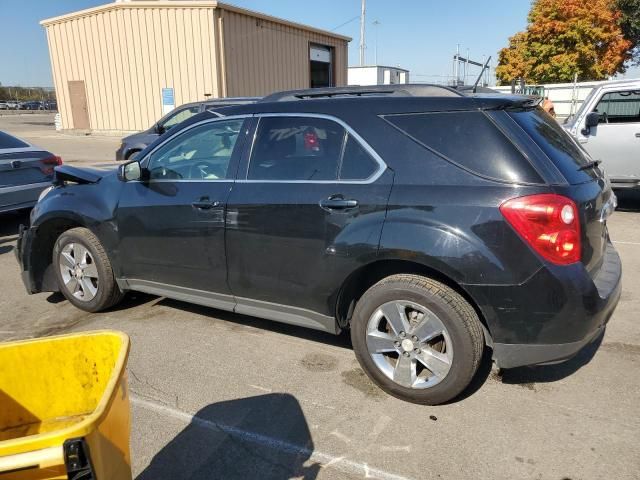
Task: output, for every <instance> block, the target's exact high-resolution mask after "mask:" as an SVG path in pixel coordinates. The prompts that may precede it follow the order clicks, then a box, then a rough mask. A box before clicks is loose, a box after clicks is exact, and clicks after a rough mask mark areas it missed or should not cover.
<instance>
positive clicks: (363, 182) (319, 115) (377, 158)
mask: <svg viewBox="0 0 640 480" xmlns="http://www.w3.org/2000/svg"><path fill="white" fill-rule="evenodd" d="M254 117H256V118H258V119H261V118H268V117H293V118H295V117H302V118H321V119H324V120H329V121H333V122H335V123H337V124H338V125H340V126H341V127H342V128H344V129H345V130H346V131H347V133H348V134H349V135H351V136H352V137H353V138H354V139H355V140H356V141H357V142H358V143H359V144H360V146H361V147H362V148H364V149H365V150H366V151H367V153H368V154H369V155H371V157H372V158H373V159H374V160H375V161H376V163H377V164H378V170H377V171H376V172H375V173H373V174H372V175H371V176H370V177H369V178H367V179H364V180H339V179H336V180H249V179H247V177H248V175H249V165H250V164H251V156H252V155H253V148H254V145H255V142H256V138H257V132H258V128H259V127H260V124H259V123H258V126H257V127H256V130H255V132H254V136H253V139H252V141H251V148H250V151H249V162H247V168H246V171H245V178H244V179H237V180H236V182H237V183H319V184H343V183H344V184H356V185H367V184H370V183H374V182H375V181H376V180H378V179H379V178H380V177H381V176H382V174H383V173H384V172H385V170H386V169H387V164H386V163H385V162H384V160H382V157H380V155H378V152H376V151H375V150H374V149H373V148H372V147H371V145H369V144H368V143H367V142H366V141H365V140H364V139H363V138H362V137H361V136H360V135H359V134H358V133H357V132H356V131H355V130H354V129H353V128H351V126H349V125H348V124H347V123H345V122H344V121H343V120H341V119H340V118H337V117H334V116H333V115H326V114H324V113H257V114H255V115H254Z"/></svg>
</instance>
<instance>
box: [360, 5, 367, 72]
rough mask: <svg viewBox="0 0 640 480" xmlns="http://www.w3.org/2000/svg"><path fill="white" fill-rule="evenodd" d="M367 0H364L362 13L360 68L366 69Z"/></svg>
mask: <svg viewBox="0 0 640 480" xmlns="http://www.w3.org/2000/svg"><path fill="white" fill-rule="evenodd" d="M366 11H367V0H362V11H361V12H360V66H361V67H364V49H365V43H364V24H365V20H366Z"/></svg>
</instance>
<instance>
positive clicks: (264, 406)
mask: <svg viewBox="0 0 640 480" xmlns="http://www.w3.org/2000/svg"><path fill="white" fill-rule="evenodd" d="M313 448H314V447H313V441H312V439H311V433H310V432H309V427H308V425H307V421H306V419H305V416H304V413H303V412H302V409H301V408H300V404H299V403H298V401H297V400H296V398H295V397H293V396H291V395H288V394H280V393H274V394H268V395H260V396H256V397H249V398H241V399H237V400H230V401H227V402H219V403H214V404H212V405H209V406H207V407H205V408H203V409H202V410H200V411H199V412H198V413H196V415H195V416H194V418H193V419H192V421H191V423H190V424H189V425H188V426H187V427H186V428H185V429H184V430H183V431H182V432H180V433H179V434H178V435H177V436H176V437H175V438H174V439H173V440H171V441H170V442H169V443H168V444H167V445H166V446H165V447H164V448H163V449H162V450H161V451H160V452H158V453H157V454H156V455H155V456H154V457H153V460H152V461H151V463H150V464H149V466H148V467H147V468H145V469H144V471H143V472H142V473H140V475H138V477H137V478H136V480H176V479H181V480H205V479H206V480H211V479H225V480H226V479H244V480H251V479H261V480H280V479H282V480H284V479H289V478H303V479H305V480H312V479H315V478H316V477H317V475H318V472H319V470H320V464H318V463H313V462H309V459H310V456H311V454H312V452H313Z"/></svg>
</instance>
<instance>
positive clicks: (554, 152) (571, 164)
mask: <svg viewBox="0 0 640 480" xmlns="http://www.w3.org/2000/svg"><path fill="white" fill-rule="evenodd" d="M509 114H510V115H511V117H512V118H513V119H514V120H515V121H516V123H517V124H518V125H520V127H521V128H522V129H523V130H524V131H525V132H527V134H528V135H529V136H530V137H531V138H532V139H533V141H534V142H535V143H536V144H537V145H538V147H540V149H541V150H542V151H543V152H544V153H545V154H546V156H547V157H549V159H550V160H551V161H552V162H553V163H554V164H555V166H556V167H557V168H558V170H560V172H562V175H563V176H564V177H565V178H566V179H567V182H569V183H571V184H578V183H584V182H588V181H590V180H591V179H593V178H595V176H596V173H595V171H594V169H592V168H589V169H585V170H580V167H582V166H584V165H586V164H587V163H589V162H590V161H591V159H590V158H589V155H588V154H587V152H585V151H584V149H583V148H582V147H581V146H580V145H579V144H578V143H577V142H576V141H575V140H574V139H573V137H572V136H571V135H569V134H568V133H567V132H566V131H565V130H564V129H563V128H562V127H561V126H560V125H559V124H558V122H556V121H555V120H554V119H553V117H551V116H550V115H548V114H547V113H546V112H544V111H543V110H542V109H540V108H538V109H535V110H527V111H519V112H510V113H509Z"/></svg>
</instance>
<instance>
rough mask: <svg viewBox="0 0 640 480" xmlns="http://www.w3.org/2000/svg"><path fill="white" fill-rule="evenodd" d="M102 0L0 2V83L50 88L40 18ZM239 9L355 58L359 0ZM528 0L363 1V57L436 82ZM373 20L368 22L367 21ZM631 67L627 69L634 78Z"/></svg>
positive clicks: (490, 42) (253, 3)
mask: <svg viewBox="0 0 640 480" xmlns="http://www.w3.org/2000/svg"><path fill="white" fill-rule="evenodd" d="M104 3H107V2H106V1H105V0H0V19H2V27H0V83H2V84H3V85H22V86H51V85H52V79H51V67H50V63H49V53H48V49H47V43H46V38H45V34H44V29H43V28H42V27H41V26H40V25H39V23H38V22H39V21H40V20H42V19H45V18H48V17H52V16H56V15H61V14H64V13H69V12H72V11H76V10H81V9H83V8H89V7H93V6H96V5H101V4H104ZM228 3H233V4H235V5H238V6H240V7H244V8H249V9H252V10H257V11H260V12H263V13H266V14H270V15H274V16H277V17H282V18H285V19H288V20H292V21H296V22H301V23H305V24H309V25H313V26H315V27H318V28H323V29H327V30H334V29H335V30H334V31H336V32H337V33H341V34H344V35H348V36H351V37H352V38H353V41H352V42H351V44H350V46H349V64H350V65H356V64H357V63H358V43H359V22H358V20H354V21H352V22H351V23H348V24H346V25H343V26H342V27H340V28H336V27H338V26H340V25H341V24H344V23H345V22H348V21H349V20H350V19H353V18H354V17H357V16H358V15H359V14H360V0H316V1H314V2H309V1H306V0H230V1H229V2H228ZM529 7H530V1H529V0H485V1H478V0H456V1H448V2H442V1H435V0H404V1H402V0H396V1H391V0H368V1H367V10H368V11H367V45H368V48H367V63H371V64H372V63H373V62H374V51H375V45H376V40H375V38H376V33H375V31H376V28H377V36H378V63H380V64H386V65H399V66H402V67H404V68H407V69H409V70H410V71H411V75H412V79H413V80H415V81H436V80H439V79H441V78H442V77H440V76H442V75H447V74H450V73H451V69H452V67H451V57H452V55H453V53H454V51H455V48H456V44H457V43H460V44H461V48H462V52H463V53H466V50H467V48H468V49H469V50H470V56H471V57H472V58H476V59H478V60H481V59H482V56H483V55H492V56H493V58H494V59H495V58H496V56H497V52H498V50H499V49H500V48H502V47H504V46H505V45H506V44H507V39H508V37H509V36H511V35H513V34H514V33H515V32H517V31H518V30H522V29H523V28H524V27H525V25H526V16H527V12H528V10H529ZM374 20H377V21H379V22H380V25H379V26H378V27H374V26H373V25H372V22H373V21H374ZM638 73H639V72H638V70H635V71H634V72H633V75H634V76H638Z"/></svg>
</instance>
